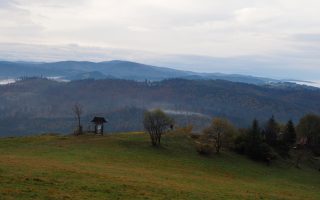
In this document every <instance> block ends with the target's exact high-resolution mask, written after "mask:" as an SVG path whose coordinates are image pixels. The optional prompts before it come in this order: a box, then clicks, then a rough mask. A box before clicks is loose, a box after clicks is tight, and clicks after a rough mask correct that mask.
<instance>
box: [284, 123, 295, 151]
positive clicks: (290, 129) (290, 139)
mask: <svg viewBox="0 0 320 200" xmlns="http://www.w3.org/2000/svg"><path fill="white" fill-rule="evenodd" d="M296 139H297V134H296V130H295V128H294V124H293V122H292V120H290V121H288V123H287V125H286V127H285V130H284V133H283V142H284V144H286V145H287V146H288V147H292V146H293V145H294V144H295V143H296Z"/></svg>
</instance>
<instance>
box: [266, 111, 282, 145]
mask: <svg viewBox="0 0 320 200" xmlns="http://www.w3.org/2000/svg"><path fill="white" fill-rule="evenodd" d="M279 132H280V128H279V125H278V123H277V122H276V120H275V118H274V116H272V117H271V118H270V119H269V121H268V123H267V125H266V128H265V139H266V143H267V144H268V145H270V146H272V147H275V146H276V145H277V140H278V134H279Z"/></svg>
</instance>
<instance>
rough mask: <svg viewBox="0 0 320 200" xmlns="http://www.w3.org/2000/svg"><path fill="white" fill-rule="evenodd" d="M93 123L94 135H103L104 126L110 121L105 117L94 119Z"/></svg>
mask: <svg viewBox="0 0 320 200" xmlns="http://www.w3.org/2000/svg"><path fill="white" fill-rule="evenodd" d="M91 122H92V123H94V133H95V134H101V135H103V125H104V123H107V122H108V121H107V120H106V119H105V118H104V117H94V118H93V120H91Z"/></svg>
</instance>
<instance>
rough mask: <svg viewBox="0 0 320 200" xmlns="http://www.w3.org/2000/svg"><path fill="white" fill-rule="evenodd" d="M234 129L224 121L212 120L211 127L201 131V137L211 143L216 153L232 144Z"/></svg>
mask: <svg viewBox="0 0 320 200" xmlns="http://www.w3.org/2000/svg"><path fill="white" fill-rule="evenodd" d="M235 134H236V128H235V127H234V126H233V125H232V124H231V123H230V122H229V121H228V120H226V119H222V118H214V119H213V121H212V123H211V125H210V126H209V127H208V128H206V129H205V130H204V131H203V136H202V137H204V138H205V139H206V140H207V141H208V142H212V143H213V146H214V148H215V150H216V152H217V153H220V150H221V148H222V147H223V146H225V147H228V146H230V145H231V144H232V143H233V139H234V136H235Z"/></svg>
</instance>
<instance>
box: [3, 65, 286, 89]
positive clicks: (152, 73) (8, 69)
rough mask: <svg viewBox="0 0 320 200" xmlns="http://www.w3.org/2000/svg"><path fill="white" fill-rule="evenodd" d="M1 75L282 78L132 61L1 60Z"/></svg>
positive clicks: (248, 80)
mask: <svg viewBox="0 0 320 200" xmlns="http://www.w3.org/2000/svg"><path fill="white" fill-rule="evenodd" d="M0 74H1V75H0V78H2V79H4V78H18V77H29V76H44V77H61V78H62V79H66V80H77V79H79V80H82V79H86V78H88V79H103V78H111V77H112V78H118V79H127V80H136V81H144V80H150V81H161V80H164V79H171V78H183V79H189V80H218V79H219V80H227V81H232V82H242V83H250V84H267V83H270V82H280V81H279V80H275V79H271V78H263V77H254V76H247V75H238V74H222V73H198V72H191V71H183V70H176V69H171V68H166V67H156V66H152V65H145V64H140V63H135V62H129V61H121V60H114V61H106V62H98V63H96V62H87V61H61V62H53V63H33V62H32V63H31V62H6V61H1V62H0Z"/></svg>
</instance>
